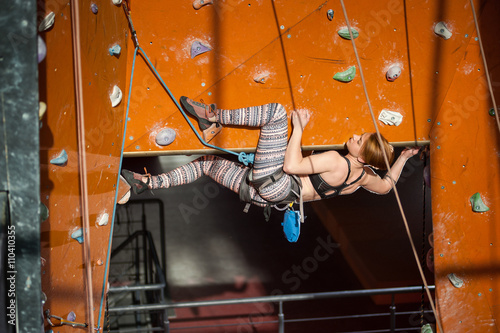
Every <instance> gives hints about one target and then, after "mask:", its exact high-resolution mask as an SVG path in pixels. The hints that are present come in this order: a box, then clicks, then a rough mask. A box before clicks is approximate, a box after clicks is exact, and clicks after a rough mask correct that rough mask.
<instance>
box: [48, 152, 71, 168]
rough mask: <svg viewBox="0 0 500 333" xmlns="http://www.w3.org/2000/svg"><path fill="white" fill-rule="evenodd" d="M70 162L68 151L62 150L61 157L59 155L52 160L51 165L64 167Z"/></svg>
mask: <svg viewBox="0 0 500 333" xmlns="http://www.w3.org/2000/svg"><path fill="white" fill-rule="evenodd" d="M66 162H68V154H67V153H66V150H64V149H63V150H62V151H61V152H60V153H59V155H57V157H56V158H53V159H51V160H50V164H54V165H58V166H63V165H65V164H66Z"/></svg>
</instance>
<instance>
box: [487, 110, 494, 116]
mask: <svg viewBox="0 0 500 333" xmlns="http://www.w3.org/2000/svg"><path fill="white" fill-rule="evenodd" d="M488 113H489V114H490V116H492V117H494V116H495V109H494V108H491V109H490V111H489V112H488Z"/></svg>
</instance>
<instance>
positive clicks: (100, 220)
mask: <svg viewBox="0 0 500 333" xmlns="http://www.w3.org/2000/svg"><path fill="white" fill-rule="evenodd" d="M108 222H109V214H108V213H103V214H101V215H99V216H98V217H97V220H96V223H97V224H98V225H100V226H103V225H107V224H108Z"/></svg>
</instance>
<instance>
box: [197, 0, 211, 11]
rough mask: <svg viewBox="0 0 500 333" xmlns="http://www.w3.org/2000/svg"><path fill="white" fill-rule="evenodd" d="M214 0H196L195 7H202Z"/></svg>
mask: <svg viewBox="0 0 500 333" xmlns="http://www.w3.org/2000/svg"><path fill="white" fill-rule="evenodd" d="M213 2H214V1H213V0H194V2H193V8H194V9H200V8H201V7H203V6H205V5H208V4H211V3H213Z"/></svg>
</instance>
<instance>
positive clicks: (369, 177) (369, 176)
mask: <svg viewBox="0 0 500 333" xmlns="http://www.w3.org/2000/svg"><path fill="white" fill-rule="evenodd" d="M363 170H365V174H366V175H365V176H364V177H363V179H362V181H361V186H364V185H366V184H369V183H370V182H373V181H377V180H380V176H379V175H378V174H377V173H376V172H375V170H373V169H372V168H371V167H370V166H367V165H365V166H364V167H363Z"/></svg>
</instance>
